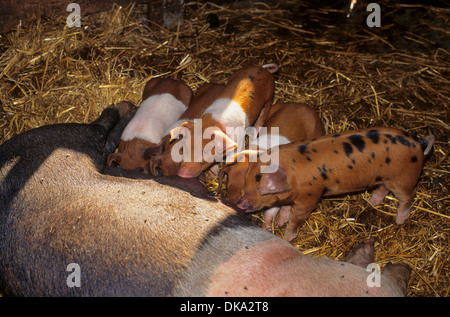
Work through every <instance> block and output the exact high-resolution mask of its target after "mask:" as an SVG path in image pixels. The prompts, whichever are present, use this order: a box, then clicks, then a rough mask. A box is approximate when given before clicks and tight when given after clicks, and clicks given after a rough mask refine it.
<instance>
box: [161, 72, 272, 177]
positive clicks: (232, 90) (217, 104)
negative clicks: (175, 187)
mask: <svg viewBox="0 0 450 317" xmlns="http://www.w3.org/2000/svg"><path fill="white" fill-rule="evenodd" d="M277 69H278V66H276V65H275V64H267V65H264V66H262V67H261V66H248V67H244V68H242V69H240V70H238V71H236V72H235V73H234V74H233V75H232V76H231V77H230V79H229V80H228V83H227V85H226V87H225V88H224V89H223V91H222V92H221V93H220V94H218V95H217V96H216V98H215V99H214V101H213V102H212V103H211V104H210V105H209V107H208V108H207V109H206V111H205V113H204V114H203V116H202V117H201V119H200V120H197V125H196V124H195V123H196V122H195V121H194V123H193V122H192V121H187V122H184V123H182V124H181V125H180V126H178V127H177V128H175V129H173V130H172V131H170V134H171V138H172V139H175V138H178V137H179V135H180V133H182V134H183V136H184V137H185V136H190V138H187V141H185V145H186V148H185V149H183V151H186V153H189V152H190V153H189V154H186V153H184V155H183V161H182V162H181V166H180V168H179V170H178V172H177V174H178V176H180V177H186V178H189V177H196V176H198V175H199V174H200V173H201V172H203V171H205V170H206V169H208V168H209V167H210V166H211V165H213V164H214V163H215V162H217V160H216V158H217V157H223V155H225V154H226V153H227V152H229V151H231V150H233V149H234V148H236V147H237V146H238V144H237V143H236V141H235V140H234V138H235V136H234V134H233V136H231V135H228V134H227V133H226V132H227V131H226V130H227V128H232V129H237V128H240V129H241V130H242V131H243V130H245V129H246V128H247V127H249V126H250V125H254V126H255V128H256V129H259V128H260V127H261V126H262V124H263V123H264V121H265V120H266V118H267V116H268V114H269V110H270V105H271V102H272V98H273V94H274V78H273V76H272V73H273V72H275V71H277ZM186 130H187V131H186ZM234 131H236V130H234ZM234 131H233V132H234ZM199 133H200V134H201V135H200V136H199V138H197V136H198V134H199ZM212 140H214V141H213V142H214V147H212V149H211V150H210V151H208V150H207V149H206V147H207V145H208V144H209V143H210V142H212ZM198 143H200V144H198Z"/></svg>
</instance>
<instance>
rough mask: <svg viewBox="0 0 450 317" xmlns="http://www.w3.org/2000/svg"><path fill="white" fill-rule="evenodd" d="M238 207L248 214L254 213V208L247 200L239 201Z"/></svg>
mask: <svg viewBox="0 0 450 317" xmlns="http://www.w3.org/2000/svg"><path fill="white" fill-rule="evenodd" d="M237 206H238V207H239V208H240V209H242V210H244V211H245V212H247V213H248V212H252V211H253V206H252V205H251V204H250V202H248V201H247V200H246V199H239V201H238V202H237Z"/></svg>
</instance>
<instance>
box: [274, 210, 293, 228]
mask: <svg viewBox="0 0 450 317" xmlns="http://www.w3.org/2000/svg"><path fill="white" fill-rule="evenodd" d="M291 209H292V206H282V207H281V209H280V213H279V216H278V221H277V227H283V226H284V225H285V224H287V223H288V221H289V217H290V215H291Z"/></svg>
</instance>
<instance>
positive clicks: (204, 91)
mask: <svg viewBox="0 0 450 317" xmlns="http://www.w3.org/2000/svg"><path fill="white" fill-rule="evenodd" d="M225 87H226V86H225V85H222V84H214V83H206V84H203V85H202V86H200V87H199V88H198V89H197V91H196V92H195V95H194V97H193V99H192V102H191V104H190V105H189V107H188V108H187V109H186V111H185V112H184V113H183V114H182V115H181V117H180V119H178V121H177V122H176V123H175V124H174V127H177V126H179V125H180V124H181V123H183V122H186V121H189V122H192V121H193V120H194V119H199V118H201V117H202V115H203V114H204V112H205V111H206V109H207V108H208V107H209V106H210V105H211V104H212V103H213V102H214V100H215V99H216V98H217V96H218V95H219V94H220V93H221V92H222V91H223V89H224V88H225ZM179 141H181V140H180V139H175V140H170V134H168V135H167V136H165V137H163V140H162V142H161V144H160V145H159V146H157V147H153V148H148V149H147V150H146V151H145V152H144V158H145V159H150V164H149V165H150V171H151V173H152V174H153V175H155V176H158V175H162V176H175V175H177V172H178V169H179V168H180V165H181V162H176V161H174V159H173V158H172V148H173V147H174V146H175V144H176V143H178V142H179Z"/></svg>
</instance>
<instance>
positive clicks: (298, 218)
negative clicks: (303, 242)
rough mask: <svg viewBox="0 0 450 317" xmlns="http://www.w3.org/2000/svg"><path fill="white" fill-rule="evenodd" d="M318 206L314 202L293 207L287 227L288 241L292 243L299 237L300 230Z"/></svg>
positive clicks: (286, 237)
mask: <svg viewBox="0 0 450 317" xmlns="http://www.w3.org/2000/svg"><path fill="white" fill-rule="evenodd" d="M305 201H306V200H305ZM306 202H307V201H306ZM316 205H317V201H316V200H314V201H309V202H307V204H302V205H299V204H294V205H293V206H292V211H291V213H290V215H289V222H288V224H287V226H286V231H285V233H284V239H285V240H286V241H288V242H290V241H292V240H294V239H295V238H296V237H297V234H298V230H299V229H300V227H301V226H302V225H303V223H304V222H305V221H306V219H308V216H309V215H310V214H311V212H312V211H313V210H314V208H315V207H316Z"/></svg>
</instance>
